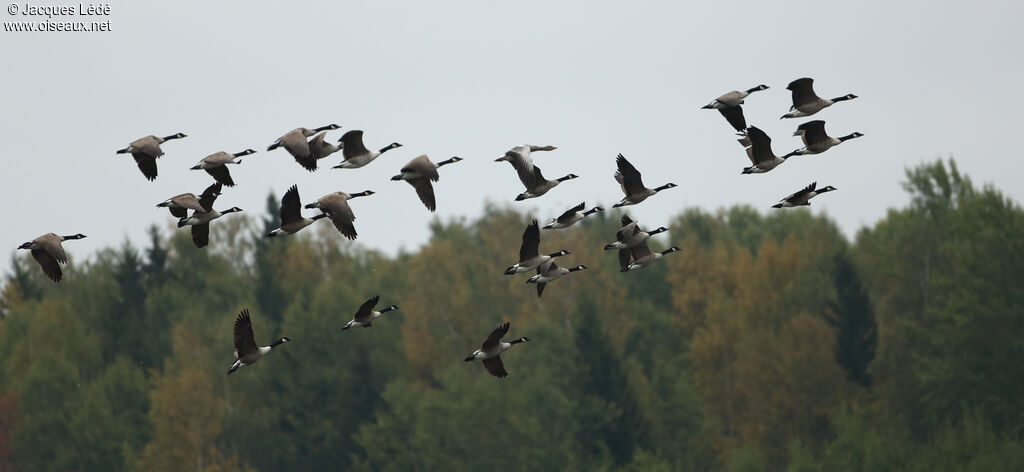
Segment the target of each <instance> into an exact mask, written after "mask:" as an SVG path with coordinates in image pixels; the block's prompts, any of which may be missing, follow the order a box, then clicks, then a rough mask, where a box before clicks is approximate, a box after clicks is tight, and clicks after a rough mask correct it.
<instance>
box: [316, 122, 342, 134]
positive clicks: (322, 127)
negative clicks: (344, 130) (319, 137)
mask: <svg viewBox="0 0 1024 472" xmlns="http://www.w3.org/2000/svg"><path fill="white" fill-rule="evenodd" d="M338 128H341V127H340V126H338V125H335V124H330V125H327V126H321V127H319V128H317V129H314V130H313V131H316V132H317V133H319V132H321V131H328V130H332V129H338Z"/></svg>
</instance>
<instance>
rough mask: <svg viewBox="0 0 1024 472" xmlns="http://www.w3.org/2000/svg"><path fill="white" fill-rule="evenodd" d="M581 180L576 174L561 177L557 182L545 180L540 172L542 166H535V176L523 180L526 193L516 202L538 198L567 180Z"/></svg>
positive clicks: (518, 197)
mask: <svg viewBox="0 0 1024 472" xmlns="http://www.w3.org/2000/svg"><path fill="white" fill-rule="evenodd" d="M576 178H579V176H578V175H576V174H568V175H566V176H564V177H559V178H557V179H555V180H548V179H546V178H544V174H542V173H541V171H540V166H536V165H535V166H533V176H532V177H531V178H530V179H528V180H523V185H524V186H526V191H525V192H523V193H520V194H519V195H517V196H516V201H517V202H519V201H523V200H526V199H527V198H537V197H539V196H541V195H544V194H545V193H548V190H551V189H553V188H555V186H557V185H558V184H560V183H562V182H565V181H566V180H572V179H576Z"/></svg>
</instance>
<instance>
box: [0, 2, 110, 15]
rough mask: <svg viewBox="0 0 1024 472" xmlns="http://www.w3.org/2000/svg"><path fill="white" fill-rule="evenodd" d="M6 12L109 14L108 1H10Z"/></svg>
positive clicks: (23, 13) (22, 13) (15, 13)
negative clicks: (38, 3)
mask: <svg viewBox="0 0 1024 472" xmlns="http://www.w3.org/2000/svg"><path fill="white" fill-rule="evenodd" d="M7 13H9V14H11V15H22V16H45V17H47V18H53V17H55V16H110V4H109V3H79V4H77V5H33V4H31V3H23V4H17V3H12V4H10V5H9V6H8V7H7Z"/></svg>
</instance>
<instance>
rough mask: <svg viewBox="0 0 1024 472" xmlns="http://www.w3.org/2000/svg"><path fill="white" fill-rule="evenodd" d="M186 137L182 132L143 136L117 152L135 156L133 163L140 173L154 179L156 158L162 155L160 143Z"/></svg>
mask: <svg viewBox="0 0 1024 472" xmlns="http://www.w3.org/2000/svg"><path fill="white" fill-rule="evenodd" d="M184 137H186V136H185V134H184V133H175V134H172V135H170V136H164V137H162V138H161V137H159V136H153V135H150V136H144V137H142V138H139V139H136V140H135V141H132V142H131V144H129V145H128V147H126V148H123V149H118V150H117V154H131V155H132V157H134V158H135V164H136V165H138V166H139V170H140V171H142V175H144V176H145V177H146V179H148V180H156V174H157V172H156V158H158V157H160V156H162V155H164V151H163V149H160V145H161V144H163V143H165V142H167V141H170V140H172V139H181V138H184Z"/></svg>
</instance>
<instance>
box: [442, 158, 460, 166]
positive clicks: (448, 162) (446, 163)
mask: <svg viewBox="0 0 1024 472" xmlns="http://www.w3.org/2000/svg"><path fill="white" fill-rule="evenodd" d="M455 162H459V159H458V158H457V157H451V158H449V159H445V160H443V161H441V162H438V163H437V166H438V167H441V166H446V165H448V164H452V163H455Z"/></svg>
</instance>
